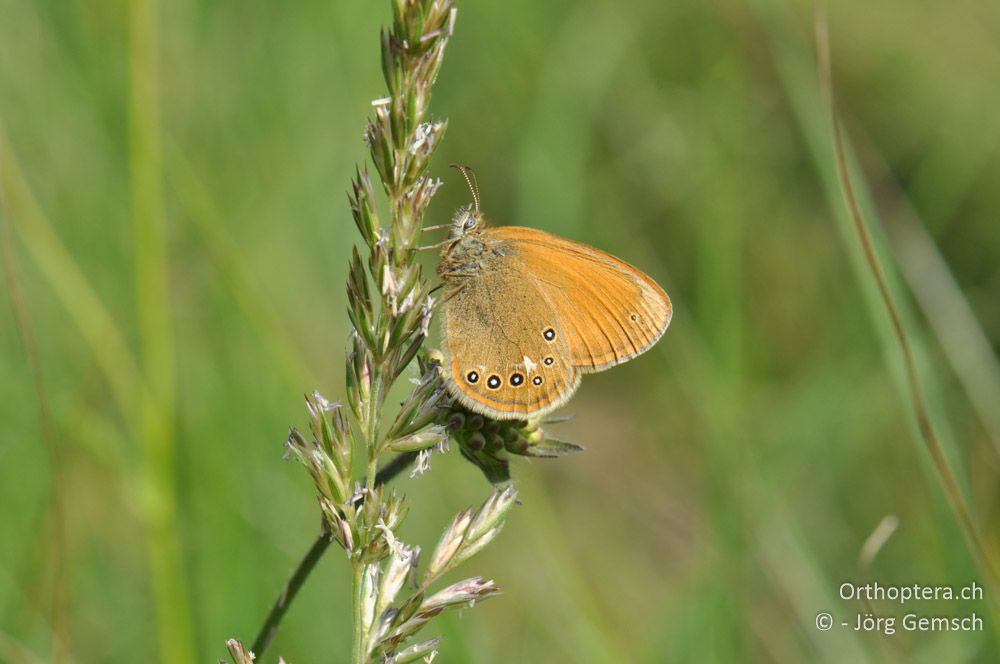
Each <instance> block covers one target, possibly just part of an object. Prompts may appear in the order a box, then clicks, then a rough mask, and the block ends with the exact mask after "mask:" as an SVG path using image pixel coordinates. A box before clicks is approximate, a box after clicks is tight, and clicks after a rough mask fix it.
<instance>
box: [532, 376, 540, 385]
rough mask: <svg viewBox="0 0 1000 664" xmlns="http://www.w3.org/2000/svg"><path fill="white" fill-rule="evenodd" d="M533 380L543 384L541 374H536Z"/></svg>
mask: <svg viewBox="0 0 1000 664" xmlns="http://www.w3.org/2000/svg"><path fill="white" fill-rule="evenodd" d="M531 382H532V383H534V384H535V385H541V384H542V377H541V376H535V377H534V378H532V379H531Z"/></svg>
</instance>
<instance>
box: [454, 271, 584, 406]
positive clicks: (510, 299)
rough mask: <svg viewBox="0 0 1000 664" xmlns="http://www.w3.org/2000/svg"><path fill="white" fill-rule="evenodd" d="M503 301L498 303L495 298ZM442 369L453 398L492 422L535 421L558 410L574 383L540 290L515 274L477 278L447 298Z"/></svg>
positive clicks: (479, 275)
mask: <svg viewBox="0 0 1000 664" xmlns="http://www.w3.org/2000/svg"><path fill="white" fill-rule="evenodd" d="M497 294H502V295H503V296H502V297H497ZM446 304H447V310H446V315H445V326H446V328H445V333H444V338H445V339H446V340H447V351H448V352H447V357H446V358H445V368H446V376H447V379H448V380H447V383H448V386H449V388H450V391H451V393H452V394H453V395H454V396H455V397H456V398H457V399H458V400H459V401H460V402H461V403H463V404H464V405H466V406H467V407H469V408H471V409H473V410H476V411H478V412H481V413H484V414H486V415H489V416H490V417H493V418H496V419H522V418H527V417H534V416H537V415H539V414H542V413H545V412H547V411H549V410H552V409H554V408H556V407H558V406H559V405H561V404H562V403H564V402H565V401H566V400H567V399H568V398H569V397H570V396H571V395H572V394H573V392H575V391H576V387H577V385H578V384H579V380H580V376H579V373H578V371H577V370H576V369H575V368H574V367H573V365H572V363H571V362H569V360H568V349H567V346H566V344H565V341H563V340H562V337H563V335H562V334H555V335H554V336H553V335H549V336H553V339H552V340H547V339H546V331H547V330H549V329H553V330H554V327H555V325H556V323H555V320H554V316H553V315H552V313H551V311H548V305H547V304H546V303H545V302H544V299H543V298H542V296H541V294H540V293H539V292H538V288H537V286H536V285H534V284H533V283H532V282H531V281H530V280H528V279H527V278H526V275H524V274H523V273H519V272H508V271H491V270H483V271H481V272H479V273H477V274H476V275H474V276H470V277H466V278H463V279H462V282H461V284H460V287H459V288H456V289H454V290H453V291H452V292H451V293H450V294H449V296H448V300H447V303H446Z"/></svg>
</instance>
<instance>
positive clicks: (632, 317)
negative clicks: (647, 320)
mask: <svg viewBox="0 0 1000 664" xmlns="http://www.w3.org/2000/svg"><path fill="white" fill-rule="evenodd" d="M629 318H631V319H632V320H639V317H638V316H636V315H635V314H632V315H631V316H629Z"/></svg>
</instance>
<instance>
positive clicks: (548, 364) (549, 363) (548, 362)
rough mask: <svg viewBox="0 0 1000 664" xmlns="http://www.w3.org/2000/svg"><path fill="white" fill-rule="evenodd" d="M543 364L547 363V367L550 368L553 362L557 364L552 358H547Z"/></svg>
mask: <svg viewBox="0 0 1000 664" xmlns="http://www.w3.org/2000/svg"><path fill="white" fill-rule="evenodd" d="M542 362H544V363H545V366H550V365H551V364H552V363H553V362H555V360H554V359H552V358H551V357H547V358H545V359H544V360H542Z"/></svg>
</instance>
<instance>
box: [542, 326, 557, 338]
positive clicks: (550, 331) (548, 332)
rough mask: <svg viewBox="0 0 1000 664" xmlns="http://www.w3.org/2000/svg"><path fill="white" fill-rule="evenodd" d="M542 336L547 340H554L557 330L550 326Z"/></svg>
mask: <svg viewBox="0 0 1000 664" xmlns="http://www.w3.org/2000/svg"><path fill="white" fill-rule="evenodd" d="M542 336H543V337H545V340H546V341H552V340H553V339H555V338H556V331H555V330H553V329H552V328H551V327H550V328H549V329H547V330H545V332H543V333H542Z"/></svg>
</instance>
